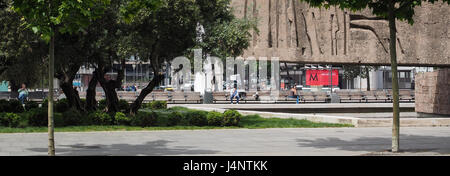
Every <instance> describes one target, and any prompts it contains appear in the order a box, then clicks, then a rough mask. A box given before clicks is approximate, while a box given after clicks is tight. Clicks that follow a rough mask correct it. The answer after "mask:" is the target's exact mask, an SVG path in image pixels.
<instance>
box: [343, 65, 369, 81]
mask: <svg viewBox="0 0 450 176" xmlns="http://www.w3.org/2000/svg"><path fill="white" fill-rule="evenodd" d="M343 69H344V74H343V77H344V78H345V79H354V78H357V77H358V76H360V77H361V78H363V79H366V78H367V77H369V73H370V71H372V70H377V67H376V66H364V67H363V66H359V65H343Z"/></svg>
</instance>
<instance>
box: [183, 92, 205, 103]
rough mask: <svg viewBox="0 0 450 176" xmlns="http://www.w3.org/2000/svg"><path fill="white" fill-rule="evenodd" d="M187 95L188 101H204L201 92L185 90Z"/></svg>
mask: <svg viewBox="0 0 450 176" xmlns="http://www.w3.org/2000/svg"><path fill="white" fill-rule="evenodd" d="M185 96H186V102H192V103H193V102H195V103H201V102H202V96H201V95H200V92H185Z"/></svg>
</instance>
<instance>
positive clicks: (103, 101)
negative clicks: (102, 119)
mask: <svg viewBox="0 0 450 176" xmlns="http://www.w3.org/2000/svg"><path fill="white" fill-rule="evenodd" d="M105 108H106V99H101V100H100V101H98V109H99V110H104V109H105Z"/></svg>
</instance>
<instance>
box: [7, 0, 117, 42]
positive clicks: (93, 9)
mask: <svg viewBox="0 0 450 176" xmlns="http://www.w3.org/2000/svg"><path fill="white" fill-rule="evenodd" d="M108 4H109V0H82V1H81V0H78V1H72V0H39V1H36V0H14V1H13V3H12V5H13V8H12V9H13V10H14V11H15V12H17V13H18V14H20V15H21V16H23V20H24V21H25V22H26V24H27V27H28V28H30V29H32V30H33V32H34V33H38V34H40V36H41V38H42V39H44V40H45V41H47V42H48V41H50V38H51V36H53V35H54V34H55V32H56V31H55V29H54V28H53V27H54V26H58V28H59V29H58V30H59V31H60V32H62V33H66V32H68V33H73V32H78V31H79V30H80V29H81V28H84V27H86V26H88V25H89V22H90V21H91V20H92V19H95V18H97V17H99V16H100V15H101V14H102V13H103V10H104V8H105V7H106V5H108Z"/></svg>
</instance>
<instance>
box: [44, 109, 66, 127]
mask: <svg viewBox="0 0 450 176" xmlns="http://www.w3.org/2000/svg"><path fill="white" fill-rule="evenodd" d="M46 115H47V114H46ZM45 122H46V123H47V122H48V118H47V119H46V120H45ZM53 123H55V126H56V127H63V126H66V125H65V124H64V117H63V114H62V113H59V112H55V113H54V114H53Z"/></svg>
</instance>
